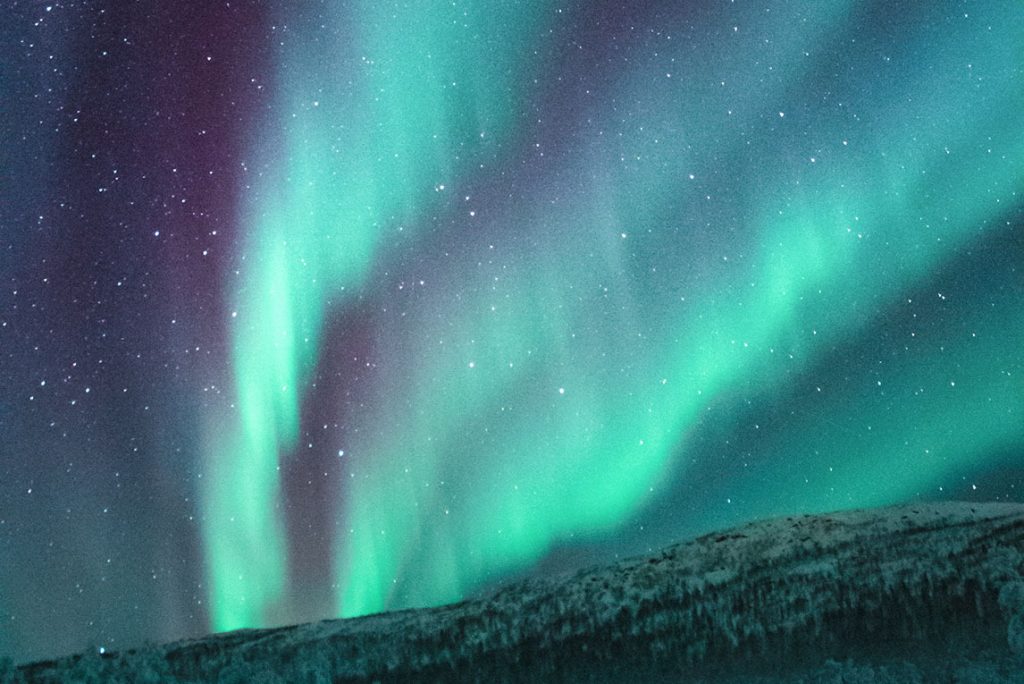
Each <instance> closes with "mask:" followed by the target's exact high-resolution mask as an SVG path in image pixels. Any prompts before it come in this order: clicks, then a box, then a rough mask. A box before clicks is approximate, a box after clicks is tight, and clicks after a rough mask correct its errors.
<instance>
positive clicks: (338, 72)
mask: <svg viewBox="0 0 1024 684" xmlns="http://www.w3.org/2000/svg"><path fill="white" fill-rule="evenodd" d="M3 13H4V19H3V21H2V22H0V44H2V45H3V47H4V49H3V52H2V58H0V656H10V657H12V658H14V659H15V660H16V661H21V660H27V659H33V658H42V657H48V656H54V655H59V654H63V653H66V652H70V651H73V650H78V649H83V648H85V647H87V646H91V647H93V648H99V647H103V648H105V649H108V650H113V649H118V648H124V647H129V646H135V645H138V644H140V643H142V642H144V641H147V640H149V641H160V640H167V639H173V638H179V637H183V636H190V635H199V634H204V633H207V632H209V631H213V630H218V631H219V630H227V629H234V628H239V627H255V626H268V625H276V624H282V623H291V622H300V621H308V620H314V619H320V618H326V617H336V616H354V615H361V614H366V613H371V612H377V611H381V610H388V609H394V608H403V607H410V606H424V605H432V604H439V603H444V602H449V601H454V600H458V599H460V598H463V597H466V596H471V595H474V594H475V593H477V592H480V591H484V590H486V589H487V588H488V587H493V586H495V585H496V584H498V583H501V582H502V581H507V580H508V579H510V578H513V577H521V576H523V575H528V574H531V573H535V574H545V573H551V572H560V571H565V570H569V569H573V568H576V567H579V566H580V565H583V564H589V563H596V562H603V561H607V560H609V559H612V558H615V557H616V556H621V555H623V554H632V553H639V552H644V551H647V550H648V549H651V548H657V547H659V546H661V545H664V544H667V543H669V542H672V541H676V540H679V539H681V538H684V537H686V536H689V535H693V534H697V533H701V532H706V531H709V530H712V529H715V528H721V527H723V526H727V525H732V524H735V523H739V522H743V521H747V520H752V519H757V518H761V517H765V516H769V515H778V514H790V513H806V512H820V511H827V510H836V509H843V508H853V507H864V506H878V505H886V504H892V503H899V502H907V501H923V500H942V499H971V500H1004V501H1006V500H1009V501H1024V306H1022V304H1024V115H1022V112H1024V4H1022V3H1020V2H1015V1H1011V0H1006V1H1005V2H1004V1H1001V0H993V1H991V2H980V1H979V2H953V1H943V2H920V3H899V4H898V6H897V4H894V3H892V2H890V1H889V0H876V1H866V2H865V1H857V2H854V1H853V0H849V1H845V0H819V1H816V2H813V3H810V2H748V1H745V0H744V1H737V2H726V1H725V0H722V1H716V2H711V1H703V2H698V1H689V2H683V1H681V0H674V1H671V2H669V1H665V2H660V1H652V2H606V1H601V0H578V1H572V0H570V1H568V2H565V1H563V2H548V1H547V0H519V1H511V0H503V1H502V2H496V1H495V2H491V1H490V0H478V1H471V0H452V1H450V2H447V1H446V2H440V1H438V2H432V1H430V2H427V1H424V2H413V1H410V2H393V1H390V0H389V1H382V0H351V1H341V0H339V1H337V2H327V1H324V2H283V1H278V2H260V3H256V2H252V1H251V0H232V1H231V2H219V3H215V2H207V1H205V0H204V1H198V0H196V1H195V2H190V3H177V2H174V3H172V2H157V1H156V0H141V1H139V2H122V1H114V0H108V1H105V2H104V1H96V2H86V1H81V2H56V1H54V2H52V3H48V2H45V1H42V0H40V1H35V0H33V1H31V2H23V1H19V0H9V1H8V2H7V3H6V7H5V9H4V11H3Z"/></svg>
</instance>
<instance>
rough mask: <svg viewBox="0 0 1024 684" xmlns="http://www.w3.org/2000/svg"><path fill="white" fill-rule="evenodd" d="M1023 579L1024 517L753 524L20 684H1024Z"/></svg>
mask: <svg viewBox="0 0 1024 684" xmlns="http://www.w3.org/2000/svg"><path fill="white" fill-rule="evenodd" d="M1022 574H1024V505H1019V504H964V503H939V504H920V505H911V506H901V507H896V508H887V509H879V510H868V511H853V512H843V513H835V514H831V515H818V516H803V517H792V518H782V519H777V520H770V521H765V522H757V523H752V524H748V525H745V526H742V527H739V528H735V529H732V530H729V531H726V532H722V533H720V534H712V535H707V536H704V537H700V538H698V539H695V540H693V541H690V542H686V543H682V544H678V545H675V546H671V547H668V548H666V549H664V550H663V551H662V552H660V553H657V554H655V555H651V556H646V557H638V558H632V559H628V560H624V561H621V562H618V563H615V564H614V565H610V566H605V567H599V568H593V569H589V570H585V571H581V572H579V573H577V574H575V575H572V576H569V577H561V578H554V579H548V580H529V581H524V582H520V583H517V584H513V585H510V586H507V587H505V588H504V589H502V590H500V591H498V592H497V593H495V594H493V595H491V596H489V597H487V598H483V599H480V600H473V601H467V602H463V603H459V604H454V605H449V606H442V607H439V608H429V609H422V610H406V611H399V612H394V613H385V614H381V615H373V616H369V617H364V618H358V619H352V620H331V621H325V622H320V623H315V624H308V625H298V626H293V627H284V628H279V629H265V630H241V631H238V632H231V633H227V634H220V635H214V636H211V637H208V638H205V639H200V640H190V641H182V642H178V643H172V644H167V645H164V646H158V647H151V648H148V649H143V650H140V651H131V652H126V653H123V654H106V655H104V656H100V655H99V654H87V655H84V656H72V657H68V658H63V659H61V660H58V661H54V662H46V663H36V664H32V665H27V666H23V667H22V668H20V669H19V670H17V671H13V672H9V673H8V675H7V676H8V677H9V678H10V679H12V680H13V681H19V679H20V678H25V679H26V680H27V681H31V682H37V681H38V682H54V681H88V680H89V679H90V678H93V679H92V681H102V682H111V681H131V682H163V681H220V682H278V681H287V682H357V681H429V682H435V681H488V682H494V681H531V682H532V681H572V682H576V681H674V682H679V681H706V682H724V681H735V682H740V681H743V682H774V681H787V682H789V681H806V682H854V681H855V682H941V681H948V682H1024V657H1022V656H1024V580H1022ZM2 679H3V677H2V676H0V680H2Z"/></svg>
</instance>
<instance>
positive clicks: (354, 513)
mask: <svg viewBox="0 0 1024 684" xmlns="http://www.w3.org/2000/svg"><path fill="white" fill-rule="evenodd" d="M856 9H857V8H856V7H855V6H854V5H853V4H851V3H833V4H831V5H830V6H829V7H828V10H827V11H822V12H820V13H815V16H814V17H813V19H815V20H816V21H812V22H807V21H806V20H804V19H806V18H804V19H801V18H800V17H797V18H794V17H792V16H789V15H779V16H776V17H775V21H778V22H780V24H786V23H787V22H789V23H790V24H792V25H799V26H800V30H799V32H797V31H795V30H791V31H788V32H785V31H783V32H782V35H785V36H787V37H788V42H787V41H785V40H783V41H780V40H778V36H777V35H776V36H775V37H776V40H775V42H774V44H773V46H772V48H771V50H770V54H768V55H766V56H765V59H767V60H775V64H774V66H775V68H774V69H773V70H772V71H771V72H770V74H769V78H763V79H761V80H760V81H758V80H757V79H754V78H751V77H749V73H750V72H751V67H749V66H746V67H745V66H743V65H741V64H740V61H741V60H742V59H747V58H748V57H749V55H751V54H758V53H757V50H758V45H759V43H760V42H761V41H760V40H759V36H757V35H750V36H748V37H746V38H740V39H739V40H741V41H745V42H746V48H744V47H743V45H742V44H740V45H736V46H730V47H729V49H728V50H727V52H728V54H729V55H732V56H733V60H732V61H733V62H735V66H734V71H732V72H729V73H727V74H725V76H726V77H723V78H717V77H716V78H713V79H709V84H710V85H708V86H705V85H703V83H701V82H699V81H698V82H695V83H694V87H693V88H688V87H687V86H688V83H687V81H686V79H685V75H686V74H687V73H695V74H702V73H703V72H702V70H701V64H700V60H701V59H702V57H701V56H693V55H692V53H690V52H689V51H688V49H687V47H686V46H683V47H681V48H680V49H679V50H678V51H676V52H672V49H671V47H666V48H665V49H664V52H663V53H661V54H659V55H658V58H657V59H656V60H653V61H654V62H657V64H647V63H641V64H640V65H639V66H637V67H635V68H633V69H630V70H627V72H626V73H625V75H624V79H623V82H622V83H620V84H617V87H618V89H619V90H620V91H623V92H625V93H627V94H628V95H627V96H625V97H622V98H621V100H622V101H624V102H626V103H629V106H630V107H631V108H632V110H631V111H630V112H628V114H630V115H631V116H630V117H629V118H630V125H629V126H626V125H623V124H622V123H621V122H622V121H623V119H625V118H626V117H627V115H626V114H624V113H623V111H622V108H621V106H620V105H616V106H615V107H613V108H609V110H608V111H605V112H603V113H602V114H601V117H603V118H602V119H601V120H600V121H599V122H598V124H595V125H594V127H593V128H594V129H595V130H600V131H602V132H603V133H605V135H604V136H603V137H602V138H601V139H600V140H599V141H598V142H594V143H592V147H591V152H590V153H589V154H585V155H583V157H584V159H585V160H586V161H583V160H580V159H577V160H572V159H564V160H561V161H562V164H563V166H562V167H560V168H558V169H556V170H554V171H551V172H549V177H547V178H544V179H542V180H541V181H539V182H538V183H537V184H536V189H535V190H534V193H533V194H532V195H528V196H525V197H523V198H522V199H521V201H520V202H518V203H516V205H515V206H514V207H513V208H511V209H509V210H508V212H507V213H506V214H505V215H503V216H501V217H496V218H493V219H491V226H492V229H491V230H489V231H487V232H486V234H484V235H481V236H476V237H473V236H469V237H465V238H464V244H463V245H462V248H463V251H464V253H465V254H466V256H465V257H464V261H463V262H461V263H459V264H456V265H455V266H453V267H451V270H450V271H449V272H448V274H447V275H448V278H447V281H448V283H450V285H449V286H448V287H447V288H439V289H436V290H433V291H431V292H429V293H427V294H424V295H423V296H422V299H421V300H420V301H419V303H418V304H416V305H412V306H411V308H412V309H414V310H418V311H417V312H416V313H414V314H413V318H412V322H410V319H409V318H408V317H407V318H406V319H404V320H386V321H383V322H382V323H381V324H380V325H381V330H380V338H381V339H382V340H390V341H392V342H390V343H385V352H384V354H383V355H384V357H385V358H387V359H388V360H389V362H388V368H387V369H384V370H381V371H380V372H379V373H378V374H377V376H376V379H375V386H374V390H373V391H372V392H368V394H367V398H366V402H365V403H366V408H365V410H364V413H363V421H364V423H363V424H365V425H366V427H367V429H366V430H365V431H364V432H363V433H362V435H363V436H362V437H361V438H360V439H359V440H357V446H356V447H355V449H354V451H355V452H357V453H358V454H362V455H363V456H362V457H361V458H357V460H356V462H355V463H354V464H353V466H352V473H351V476H352V482H351V484H350V486H349V488H348V489H347V491H346V496H345V501H344V504H343V507H342V510H343V514H342V516H341V517H340V519H339V525H343V526H344V527H345V528H347V530H346V531H347V536H345V535H343V537H342V538H341V539H340V540H339V542H338V544H339V568H340V574H339V585H340V586H341V587H343V591H342V593H341V595H340V610H341V612H342V613H343V614H345V615H358V614H362V613H367V612H373V611H377V610H382V609H385V608H395V607H401V606H408V605H425V604H431V603H438V602H443V601H448V600H453V599H456V598H458V597H460V596H462V595H464V593H465V592H466V591H469V590H471V589H473V588H474V587H477V586H479V585H480V584H481V583H482V582H486V581H489V580H490V579H492V578H494V577H497V576H500V575H501V574H502V573H504V572H508V571H510V570H514V569H516V568H522V567H524V566H525V565H526V564H528V563H529V562H531V561H532V560H535V559H537V558H539V557H541V556H542V555H543V554H544V553H545V552H546V551H547V550H548V549H550V548H551V546H552V545H553V544H555V543H557V542H558V541H563V540H568V539H570V538H574V537H579V536H594V535H600V534H606V533H607V532H608V531H609V530H612V529H614V528H615V526H616V525H618V524H621V523H622V522H624V521H626V520H628V519H629V517H630V516H631V515H632V514H634V513H635V512H636V511H637V510H638V509H639V507H641V506H642V505H643V504H644V502H645V501H649V500H650V499H651V497H653V496H655V495H656V492H657V490H658V486H659V484H660V482H661V478H662V476H663V474H664V472H665V469H666V468H667V467H668V466H669V465H670V464H671V465H673V466H674V467H676V468H678V467H679V464H680V463H685V462H687V461H690V460H693V459H699V458H700V454H697V453H691V452H689V450H688V444H687V436H688V435H689V434H691V433H692V432H693V431H695V430H697V429H698V428H699V426H700V424H701V423H702V421H703V420H704V416H705V414H707V412H708V411H709V410H710V409H711V407H712V406H713V405H716V404H718V403H721V402H723V401H728V398H729V397H730V395H732V394H733V393H734V392H738V391H743V389H742V388H743V387H744V386H747V385H749V384H750V383H751V382H756V383H757V384H758V385H759V386H760V388H761V391H762V392H765V393H770V392H771V391H772V389H773V388H774V389H775V390H776V391H781V390H782V389H783V388H785V387H786V386H787V385H788V384H789V383H790V382H791V379H792V378H793V377H796V376H798V375H799V374H801V373H803V372H806V371H807V370H808V369H810V368H812V367H814V366H815V365H816V364H820V363H822V362H823V359H825V358H827V357H828V355H829V354H831V353H832V350H833V349H834V347H835V345H836V344H837V343H838V342H839V341H841V340H842V339H845V338H847V337H850V336H856V335H858V334H859V331H862V330H865V329H866V328H867V327H868V326H870V325H872V324H873V322H874V321H876V320H877V319H878V318H879V317H880V316H881V315H883V312H884V311H886V310H887V308H888V307H889V306H891V305H892V303H893V302H895V301H898V300H899V297H900V296H901V294H902V293H903V292H904V291H906V290H908V289H912V288H914V287H917V286H918V285H919V284H920V283H921V282H922V279H924V278H926V277H927V276H928V274H929V273H931V272H933V271H934V270H935V269H937V268H940V267H942V265H943V264H945V263H947V262H948V261H949V260H950V259H953V258H954V257H955V256H956V255H957V254H958V253H959V252H960V250H963V249H966V248H969V246H970V245H971V244H972V243H974V242H976V241H979V240H981V241H984V240H986V239H990V238H991V237H995V236H998V235H999V234H1001V233H1002V232H1004V231H1006V230H1008V228H1007V227H1006V226H1005V223H1004V221H1005V215H1006V212H1007V211H1012V210H1013V208H1014V207H1015V206H1018V205H1019V204H1020V196H1021V194H1020V193H1021V191H1022V190H1024V124H1021V122H1020V120H1019V117H1018V116H1017V115H1016V114H1015V113H1016V112H1019V111H1021V109H1022V107H1024V89H1022V87H1021V81H1020V71H1019V67H1020V65H1019V55H1020V54H1022V49H1024V36H1022V35H1021V29H1020V28H1019V23H1015V22H1014V21H1013V19H1014V16H1013V15H1016V14H1017V12H1016V11H1015V10H1003V11H1000V10H998V9H996V8H989V9H988V10H987V11H988V12H990V13H991V15H992V16H986V17H982V18H978V17H974V19H973V21H972V22H971V23H970V24H969V25H967V26H966V27H965V28H964V29H963V30H962V31H960V32H959V33H958V34H957V35H956V37H955V38H954V37H953V36H952V35H950V34H949V33H947V32H946V28H945V27H944V26H943V25H942V24H941V22H921V24H920V25H919V26H918V27H917V28H916V29H915V30H910V31H908V32H907V35H906V37H905V40H907V41H910V43H911V44H912V45H913V52H914V53H915V54H918V55H920V54H922V53H923V54H926V55H928V56H929V58H928V59H924V60H921V61H919V62H917V63H904V64H901V65H899V66H898V67H897V68H893V69H892V70H891V72H890V73H888V74H886V73H883V74H879V73H878V69H879V68H880V67H879V66H878V64H879V63H881V64H888V63H890V60H891V59H896V60H897V61H899V59H900V57H901V55H900V54H899V53H896V54H892V55H890V54H887V53H885V52H883V51H882V50H884V49H887V48H888V47H891V46H888V45H886V46H885V47H882V46H879V45H870V44H869V45H865V46H864V47H858V44H857V43H856V42H855V41H850V43H849V44H843V45H830V44H829V37H830V36H833V35H834V34H835V33H836V32H837V31H838V33H839V34H840V35H842V31H839V30H838V29H839V28H840V27H841V26H842V25H844V24H847V23H848V22H851V21H854V22H856V21H863V20H864V19H865V18H864V17H863V16H860V15H858V14H857V13H856ZM1003 13H1005V14H1007V15H1008V16H1001V14H1003ZM735 18H736V17H734V16H729V17H726V16H723V17H721V18H720V19H721V25H720V26H713V27H704V28H705V30H708V31H709V32H710V33H711V34H712V35H722V36H730V35H731V33H732V31H731V23H730V22H731V21H732V20H734V19H735ZM739 18H740V20H741V22H740V23H743V25H744V26H747V25H749V21H747V22H743V21H742V20H750V19H752V17H750V16H745V15H742V14H741V15H740V16H739ZM849 32H850V34H851V37H856V36H857V35H858V33H857V30H856V29H852V30H850V31H849ZM737 33H738V31H737ZM773 35H775V34H773ZM907 50H908V51H910V49H909V48H907ZM762 52H763V49H762ZM737 56H738V57H737ZM664 63H670V64H672V66H671V67H670V68H671V69H672V70H673V71H674V72H675V74H676V78H677V79H678V80H677V81H667V80H660V81H657V82H655V81H652V78H651V73H654V74H656V75H657V77H658V78H666V77H665V76H664V75H665V74H666V68H665V67H664V66H662V64H664ZM968 63H969V64H970V72H969V73H968V72H965V68H966V65H967V64H968ZM826 69H827V70H830V72H832V73H835V74H836V76H835V78H834V79H832V80H831V81H829V82H828V89H827V90H826V91H825V92H822V91H821V90H820V88H821V86H819V90H815V89H814V88H811V87H810V86H809V85H808V84H809V83H810V82H812V79H815V78H818V77H817V75H816V73H815V72H816V71H818V70H826ZM981 74H983V76H980V77H982V78H987V79H997V80H999V81H1000V82H1001V83H1002V84H1003V86H1002V87H988V88H986V93H987V97H984V98H975V97H973V96H972V92H973V89H974V83H973V82H972V76H973V75H981ZM669 76H671V74H669ZM734 81H735V82H736V83H733V82H734ZM694 90H695V91H696V96H695V93H694ZM779 91H781V92H783V93H786V94H785V96H784V97H783V98H781V99H778V102H779V104H777V103H776V96H775V93H777V92H779ZM605 97H606V98H607V99H608V100H610V101H615V102H618V99H613V98H612V94H611V93H606V94H605ZM833 102H839V103H841V105H840V106H836V105H834V104H833ZM782 103H784V104H782ZM780 106H781V107H783V109H780ZM935 112H942V113H943V116H939V117H935V116H934V113H935ZM637 119H639V122H638V121H637ZM758 127H761V128H765V129H769V130H770V131H771V133H772V134H771V135H767V134H765V135H761V136H759V137H752V136H751V135H750V131H751V130H753V129H754V128H758ZM588 144H589V143H588ZM585 146H586V145H583V147H585ZM768 169H770V173H767V171H766V170H768ZM691 174H692V175H691ZM726 175H728V176H729V177H730V178H731V179H732V181H731V182H726V179H725V178H723V176H726ZM566 194H568V195H571V197H572V199H571V201H570V202H568V204H569V205H570V208H569V209H564V210H551V211H543V210H541V209H539V207H544V206H545V205H546V204H548V202H546V198H547V197H550V196H554V195H566ZM737 207H738V209H736V208H737ZM522 245H529V247H528V248H523V247H522ZM506 253H510V254H509V255H508V256H506ZM986 325H987V326H988V327H989V328H991V327H992V326H993V325H995V323H994V322H993V321H988V322H987V323H986ZM410 330H415V334H414V335H412V334H410V333H409V332H408V331H410ZM914 378H915V375H914V373H913V372H911V371H908V373H907V375H906V376H903V377H901V380H900V382H906V383H913V382H915V379H914ZM1001 391H1002V392H1003V393H1002V394H1001V395H1000V396H1001V397H1002V400H1003V405H1004V406H1007V407H1008V409H1009V413H1008V415H1009V418H1005V419H998V420H996V419H993V420H989V419H988V418H985V417H984V416H981V417H979V418H978V420H977V421H974V423H972V428H971V429H969V430H967V431H965V433H964V434H963V435H961V437H960V439H958V440H956V441H953V442H951V445H952V446H951V448H952V447H955V448H956V449H957V450H958V452H959V453H960V454H962V458H979V457H980V456H981V454H983V453H984V452H985V449H986V448H987V447H988V446H990V444H991V441H992V440H994V441H995V442H1006V441H1009V442H1011V443H1012V442H1013V440H1020V439H1021V438H1024V435H1022V433H1021V429H1020V428H1019V427H1017V424H1016V423H1015V422H1013V421H1014V418H1013V416H1014V408H1013V401H1012V397H1013V393H1012V392H1013V388H1012V387H1010V386H1007V387H1004V388H1003V390H1001ZM1007 401H1008V402H1009V404H1007V403H1006V402H1007ZM920 410H921V411H922V412H923V414H922V415H920V416H916V420H918V421H923V423H925V424H930V425H933V426H935V425H937V424H939V423H941V421H943V420H945V419H946V418H947V417H948V412H949V409H948V408H946V407H944V406H942V405H941V403H938V404H925V405H923V406H921V407H920ZM865 411H866V413H869V412H867V409H865ZM1007 421H1009V422H1007ZM910 423H913V420H911V419H910V418H909V417H906V416H904V417H902V420H901V419H900V418H898V417H893V418H892V423H891V424H892V425H893V427H892V429H891V430H890V432H891V435H890V437H891V438H892V439H895V437H894V435H895V434H896V433H898V432H899V430H900V429H901V426H903V427H905V426H906V425H907V424H910ZM373 426H378V427H376V428H374V427H373ZM383 426H386V427H383ZM794 430H795V431H796V430H797V428H794ZM836 442H837V444H840V445H843V444H844V442H843V440H840V439H837V440H836ZM845 446H846V447H847V448H848V450H849V454H848V458H850V459H851V463H850V465H849V468H851V469H863V473H862V474H861V475H860V476H859V479H860V480H861V481H862V482H871V481H872V480H873V479H875V478H880V477H886V473H890V472H891V473H892V476H891V479H890V481H889V482H890V484H891V486H890V487H889V488H887V489H882V490H878V491H869V490H868V489H867V488H862V489H860V490H851V491H854V492H856V495H852V496H851V498H849V499H847V500H845V501H843V502H842V505H866V504H871V503H880V502H882V501H884V500H892V499H893V498H894V497H898V496H900V495H907V494H908V492H910V491H911V490H912V489H913V488H914V487H915V486H919V485H920V483H921V482H922V481H923V478H922V477H921V476H920V475H919V474H917V473H916V470H915V469H914V468H913V467H912V466H909V465H907V466H905V467H902V468H899V469H892V467H891V464H889V463H887V462H885V461H884V460H882V461H880V460H878V459H873V458H871V457H870V456H869V455H868V454H866V453H865V451H864V449H863V448H862V447H861V446H858V445H857V444H854V443H849V442H846V443H845ZM804 458H805V459H807V460H808V461H813V460H814V455H813V454H805V455H804ZM780 460H785V459H784V458H783V457H781V456H780ZM782 471H786V469H781V470H780V472H782ZM786 472H788V471H786ZM782 499H783V500H784V499H785V497H782ZM789 500H795V499H793V498H790V499H789ZM808 501H813V505H818V504H819V503H820V501H821V500H820V499H815V498H814V497H811V498H810V499H808ZM384 502H387V503H386V504H385V503H384ZM748 502H749V503H748V505H747V506H746V507H745V508H744V509H743V510H744V511H745V514H746V515H748V516H756V515H759V514H763V513H765V512H772V511H775V510H777V509H778V507H779V499H772V498H771V497H769V496H766V495H765V494H763V493H762V494H760V495H758V496H749V497H748ZM712 517H713V514H710V513H709V514H708V515H707V518H708V519H711V518H712ZM691 526H692V523H691Z"/></svg>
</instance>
